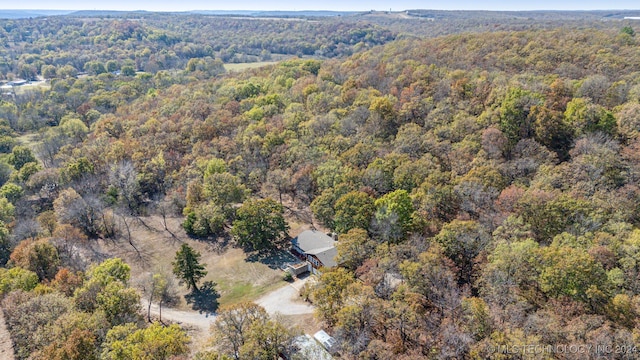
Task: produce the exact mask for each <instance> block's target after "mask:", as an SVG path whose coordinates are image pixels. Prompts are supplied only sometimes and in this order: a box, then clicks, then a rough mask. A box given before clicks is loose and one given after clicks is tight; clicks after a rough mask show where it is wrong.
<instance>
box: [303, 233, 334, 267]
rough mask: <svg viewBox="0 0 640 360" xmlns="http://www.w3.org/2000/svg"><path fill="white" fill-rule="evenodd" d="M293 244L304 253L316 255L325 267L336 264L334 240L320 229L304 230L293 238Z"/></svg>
mask: <svg viewBox="0 0 640 360" xmlns="http://www.w3.org/2000/svg"><path fill="white" fill-rule="evenodd" d="M293 245H294V246H297V247H298V248H299V249H300V250H302V251H303V252H304V253H305V254H309V255H314V256H315V257H317V258H318V260H320V261H321V262H322V264H323V265H324V266H325V267H334V266H336V265H337V263H336V260H335V257H336V255H338V250H337V249H336V241H335V240H333V239H332V238H331V237H330V236H328V235H327V234H325V233H323V232H321V231H317V230H305V231H303V232H301V233H300V235H298V236H297V237H296V238H294V239H293Z"/></svg>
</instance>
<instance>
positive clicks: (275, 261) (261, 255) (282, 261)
mask: <svg viewBox="0 0 640 360" xmlns="http://www.w3.org/2000/svg"><path fill="white" fill-rule="evenodd" d="M247 261H248V262H259V263H262V264H265V265H267V266H268V267H270V268H271V269H282V268H284V267H286V265H287V264H292V263H295V262H297V261H298V260H297V259H296V258H295V257H294V256H293V255H292V254H291V253H290V252H288V251H285V250H271V251H264V250H263V251H254V252H252V253H251V254H249V256H247Z"/></svg>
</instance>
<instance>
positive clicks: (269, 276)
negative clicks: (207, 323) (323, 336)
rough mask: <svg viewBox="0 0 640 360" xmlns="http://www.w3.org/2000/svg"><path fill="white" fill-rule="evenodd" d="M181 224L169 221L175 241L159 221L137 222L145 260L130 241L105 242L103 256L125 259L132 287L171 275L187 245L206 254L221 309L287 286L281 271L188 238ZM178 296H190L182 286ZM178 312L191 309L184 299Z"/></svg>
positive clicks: (231, 250) (135, 238) (136, 234)
mask: <svg viewBox="0 0 640 360" xmlns="http://www.w3.org/2000/svg"><path fill="white" fill-rule="evenodd" d="M180 220H181V219H168V225H169V229H170V230H171V231H172V232H173V233H174V234H176V237H175V238H174V237H172V236H171V235H170V234H169V233H168V232H166V231H163V230H162V225H161V221H160V218H159V217H147V218H144V219H143V221H144V222H145V224H146V225H147V226H146V227H145V226H143V225H142V224H140V223H135V222H134V223H133V224H132V225H131V229H132V239H133V242H134V244H135V245H136V247H137V248H138V249H140V252H141V256H138V255H137V254H136V252H135V251H134V250H133V248H132V247H131V246H130V245H129V244H128V243H127V242H126V241H119V242H118V244H113V243H111V242H109V241H107V242H104V243H103V244H102V249H101V252H104V253H107V254H109V256H118V257H121V258H123V259H125V261H127V263H128V264H130V265H131V267H132V271H131V273H132V284H135V283H137V282H140V281H142V280H144V278H145V277H147V276H150V273H152V272H158V271H162V272H167V273H171V269H172V265H171V262H172V261H173V259H174V256H175V253H176V251H177V250H178V248H179V247H180V245H181V244H182V243H183V242H186V243H188V244H189V245H190V246H192V247H193V248H194V249H196V250H197V251H199V252H200V253H201V254H202V257H201V263H203V264H206V269H207V271H208V274H207V276H206V277H205V278H204V279H203V281H213V282H215V283H216V284H218V285H217V286H216V290H217V291H218V292H219V293H220V295H221V296H220V298H219V299H218V301H219V302H220V305H229V304H235V303H239V302H245V301H253V300H256V299H258V298H259V297H260V296H262V295H263V294H265V293H267V292H269V291H272V290H275V289H277V288H279V287H282V286H285V285H286V283H285V282H284V281H283V280H282V271H281V270H279V269H277V268H270V267H269V266H268V265H267V264H265V263H263V262H254V261H248V260H247V255H246V254H245V253H244V251H242V250H241V249H237V248H232V247H227V248H226V249H222V250H220V249H219V248H216V247H215V246H213V245H212V244H211V243H208V242H204V241H195V240H192V239H190V238H188V237H187V236H186V235H185V234H184V232H183V231H182V229H181V228H180ZM178 292H179V295H181V298H182V297H183V296H184V295H185V294H186V293H187V291H186V288H185V287H184V286H182V285H178ZM178 308H180V309H183V310H187V309H189V306H188V305H187V304H186V302H184V299H182V300H181V304H180V305H179V306H178Z"/></svg>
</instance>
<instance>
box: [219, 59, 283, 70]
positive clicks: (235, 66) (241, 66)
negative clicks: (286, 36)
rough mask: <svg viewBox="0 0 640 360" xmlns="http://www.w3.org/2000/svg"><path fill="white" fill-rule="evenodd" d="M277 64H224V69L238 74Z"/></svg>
mask: <svg viewBox="0 0 640 360" xmlns="http://www.w3.org/2000/svg"><path fill="white" fill-rule="evenodd" d="M276 63H278V62H277V61H260V62H252V63H237V64H224V68H225V69H226V70H227V71H229V72H240V71H244V70H247V69H256V68H261V67H264V66H269V65H273V64H276Z"/></svg>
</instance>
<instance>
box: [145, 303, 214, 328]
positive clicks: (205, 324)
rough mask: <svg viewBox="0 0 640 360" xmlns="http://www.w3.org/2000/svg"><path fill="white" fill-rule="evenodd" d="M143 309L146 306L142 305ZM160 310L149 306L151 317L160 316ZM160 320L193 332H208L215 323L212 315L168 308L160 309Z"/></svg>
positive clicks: (154, 305) (156, 306)
mask: <svg viewBox="0 0 640 360" xmlns="http://www.w3.org/2000/svg"><path fill="white" fill-rule="evenodd" d="M142 305H143V308H144V310H145V312H146V309H147V306H148V304H145V303H143V304H142ZM159 310H160V309H159V308H158V305H157V304H152V305H151V315H152V317H156V318H157V317H158V316H159V315H160V311H159ZM162 320H168V321H171V322H173V323H176V324H179V325H181V326H185V327H190V328H193V329H194V330H198V331H202V332H205V333H206V332H208V331H209V327H210V326H211V323H212V322H214V321H216V316H215V315H214V314H207V313H200V312H197V311H193V310H190V311H189V310H187V311H185V310H176V309H172V308H168V307H164V306H163V307H162Z"/></svg>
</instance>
